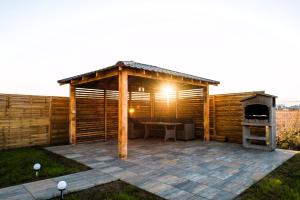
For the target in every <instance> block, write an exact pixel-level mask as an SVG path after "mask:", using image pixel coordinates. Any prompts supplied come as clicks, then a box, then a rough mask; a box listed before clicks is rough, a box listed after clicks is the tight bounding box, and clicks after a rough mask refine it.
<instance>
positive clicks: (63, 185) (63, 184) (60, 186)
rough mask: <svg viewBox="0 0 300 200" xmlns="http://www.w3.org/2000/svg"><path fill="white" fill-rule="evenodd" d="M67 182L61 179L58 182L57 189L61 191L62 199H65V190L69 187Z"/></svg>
mask: <svg viewBox="0 0 300 200" xmlns="http://www.w3.org/2000/svg"><path fill="white" fill-rule="evenodd" d="M67 185H68V184H67V182H66V181H59V182H58V183H57V189H58V190H59V191H60V199H64V194H63V193H64V190H65V189H66V188H67Z"/></svg>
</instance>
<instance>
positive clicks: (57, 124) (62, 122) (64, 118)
mask: <svg viewBox="0 0 300 200" xmlns="http://www.w3.org/2000/svg"><path fill="white" fill-rule="evenodd" d="M50 101H51V104H50V107H51V109H50V112H51V114H50V122H51V124H50V137H51V138H50V144H67V143H68V142H69V98H68V97H51V99H50Z"/></svg>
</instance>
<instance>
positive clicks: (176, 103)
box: [175, 87, 178, 119]
mask: <svg viewBox="0 0 300 200" xmlns="http://www.w3.org/2000/svg"><path fill="white" fill-rule="evenodd" d="M175 117H176V119H177V118H178V89H177V87H176V99H175Z"/></svg>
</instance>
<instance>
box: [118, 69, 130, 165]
mask: <svg viewBox="0 0 300 200" xmlns="http://www.w3.org/2000/svg"><path fill="white" fill-rule="evenodd" d="M118 78H119V101H118V104H119V112H118V113H119V116H118V118H119V120H118V155H119V158H120V159H126V158H127V143H128V127H127V126H128V122H127V121H128V72H127V71H126V70H122V69H120V70H119V77H118Z"/></svg>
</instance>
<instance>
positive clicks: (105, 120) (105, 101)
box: [104, 90, 107, 141]
mask: <svg viewBox="0 0 300 200" xmlns="http://www.w3.org/2000/svg"><path fill="white" fill-rule="evenodd" d="M104 140H105V141H106V140H107V99H106V90H104Z"/></svg>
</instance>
